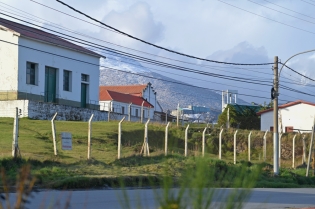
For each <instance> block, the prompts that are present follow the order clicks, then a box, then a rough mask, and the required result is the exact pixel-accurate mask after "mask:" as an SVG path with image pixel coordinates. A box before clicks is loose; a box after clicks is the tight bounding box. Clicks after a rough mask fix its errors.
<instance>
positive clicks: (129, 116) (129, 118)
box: [128, 103, 132, 121]
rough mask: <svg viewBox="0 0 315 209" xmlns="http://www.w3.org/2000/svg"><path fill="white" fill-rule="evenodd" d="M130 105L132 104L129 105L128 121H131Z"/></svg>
mask: <svg viewBox="0 0 315 209" xmlns="http://www.w3.org/2000/svg"><path fill="white" fill-rule="evenodd" d="M131 105H132V103H130V104H129V110H128V121H130V120H131Z"/></svg>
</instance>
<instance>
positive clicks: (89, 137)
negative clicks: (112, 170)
mask: <svg viewBox="0 0 315 209" xmlns="http://www.w3.org/2000/svg"><path fill="white" fill-rule="evenodd" d="M93 116H94V114H92V115H91V118H90V120H89V130H88V154H87V159H88V160H90V159H91V134H92V119H93Z"/></svg>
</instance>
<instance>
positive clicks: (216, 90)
mask: <svg viewBox="0 0 315 209" xmlns="http://www.w3.org/2000/svg"><path fill="white" fill-rule="evenodd" d="M0 42H4V43H7V44H12V45H15V46H20V47H23V48H26V49H30V50H34V51H37V52H40V53H46V54H50V55H53V56H58V57H61V58H65V59H69V60H73V61H77V62H81V63H85V64H89V65H93V66H98V67H103V68H105V69H111V70H115V71H120V72H124V73H128V74H133V75H137V76H142V77H147V78H151V79H156V80H162V81H166V82H170V83H176V84H180V85H185V86H190V87H194V88H199V89H206V90H211V91H214V92H222V90H218V89H210V88H205V87H200V86H194V85H191V84H187V83H183V82H179V81H169V80H165V79H159V78H154V77H152V76H146V75H142V74H137V73H132V72H126V71H123V70H119V69H115V68H109V67H106V66H102V65H99V64H94V63H91V62H86V61H83V60H79V59H75V58H71V57H67V56H64V55H60V54H55V53H51V52H47V51H43V50H39V49H35V48H32V47H29V46H24V45H22V44H17V43H12V42H9V41H5V40H2V39H0ZM238 95H242V96H247V97H254V98H262V99H270V98H267V97H261V96H256V95H250V94H240V93H239V94H238ZM283 101H287V100H283Z"/></svg>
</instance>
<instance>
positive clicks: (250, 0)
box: [247, 0, 315, 24]
mask: <svg viewBox="0 0 315 209" xmlns="http://www.w3.org/2000/svg"><path fill="white" fill-rule="evenodd" d="M247 1H249V2H252V3H254V4H257V5H260V6H262V7H265V8H267V9H270V10H273V11H276V12H279V13H281V14H284V15H287V16H289V17H293V18H296V19H299V20H302V21H304V22H308V23H311V24H315V22H312V21H309V20H305V19H302V18H299V17H296V16H293V15H290V14H287V13H284V12H281V11H279V10H276V9H273V8H270V7H267V6H264V5H262V4H259V3H257V2H254V1H252V0H247Z"/></svg>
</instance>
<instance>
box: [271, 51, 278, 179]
mask: <svg viewBox="0 0 315 209" xmlns="http://www.w3.org/2000/svg"><path fill="white" fill-rule="evenodd" d="M273 73H274V80H273V91H272V94H273V95H272V97H273V173H274V174H275V175H278V174H279V153H278V151H279V135H278V86H279V74H278V57H277V56H275V58H274V65H273Z"/></svg>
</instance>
